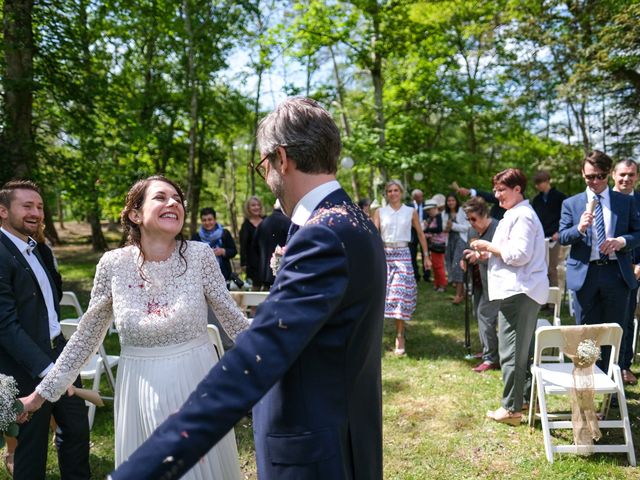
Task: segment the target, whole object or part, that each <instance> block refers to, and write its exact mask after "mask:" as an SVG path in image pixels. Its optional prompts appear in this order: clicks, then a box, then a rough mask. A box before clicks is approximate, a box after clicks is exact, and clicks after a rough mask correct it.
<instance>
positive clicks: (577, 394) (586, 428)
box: [563, 326, 608, 455]
mask: <svg viewBox="0 0 640 480" xmlns="http://www.w3.org/2000/svg"><path fill="white" fill-rule="evenodd" d="M607 328H608V327H597V326H596V327H594V326H590V327H589V329H588V330H587V329H584V328H576V329H567V330H564V331H563V335H564V339H565V343H566V348H565V350H564V353H565V355H567V356H568V357H569V358H570V359H571V361H572V362H573V388H572V389H571V423H572V424H573V441H574V443H575V445H576V446H578V447H582V448H580V449H579V451H578V453H580V454H582V455H590V454H591V453H593V448H592V447H593V442H594V440H595V441H598V440H600V437H601V436H602V434H601V433H600V428H599V427H598V416H597V414H596V408H595V402H594V399H595V391H594V378H593V365H594V363H595V362H596V361H597V360H598V359H599V358H600V344H601V336H602V335H603V334H604V333H605V332H606V329H607Z"/></svg>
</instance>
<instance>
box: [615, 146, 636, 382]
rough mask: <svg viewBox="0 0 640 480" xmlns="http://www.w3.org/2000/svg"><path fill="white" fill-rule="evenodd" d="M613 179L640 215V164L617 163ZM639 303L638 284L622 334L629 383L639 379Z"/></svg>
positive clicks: (622, 363) (622, 360)
mask: <svg viewBox="0 0 640 480" xmlns="http://www.w3.org/2000/svg"><path fill="white" fill-rule="evenodd" d="M612 177H613V181H614V187H613V190H614V191H615V192H620V193H622V194H624V195H630V196H632V197H633V199H634V200H635V204H636V209H638V214H639V215H640V192H636V191H635V190H634V189H635V186H636V182H637V181H638V164H637V163H636V162H635V161H634V160H630V159H625V160H620V161H619V162H618V163H616V166H615V167H614V168H613V175H612ZM632 257H633V258H632V259H631V261H632V264H633V275H634V276H635V277H636V280H638V279H640V248H639V247H636V248H634V249H633V253H632ZM637 305H638V284H637V283H636V285H635V287H634V288H632V289H631V292H630V294H629V307H628V308H627V318H626V327H625V329H624V333H623V334H622V342H621V343H620V357H619V360H618V364H619V365H620V369H621V370H622V381H623V382H624V383H626V384H627V385H635V384H636V383H638V379H637V378H636V376H635V375H634V374H633V372H632V371H631V364H632V363H633V334H634V328H633V319H634V317H635V315H636V307H637Z"/></svg>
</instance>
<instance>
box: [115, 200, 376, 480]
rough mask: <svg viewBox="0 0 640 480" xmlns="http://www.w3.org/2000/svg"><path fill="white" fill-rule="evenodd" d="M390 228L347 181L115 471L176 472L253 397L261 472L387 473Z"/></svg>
mask: <svg viewBox="0 0 640 480" xmlns="http://www.w3.org/2000/svg"><path fill="white" fill-rule="evenodd" d="M385 284H386V263H385V257H384V250H383V245H382V241H381V239H380V236H379V234H378V232H377V230H376V228H375V226H374V225H373V224H372V223H371V221H370V220H369V219H368V218H367V217H366V216H365V215H364V214H363V212H362V210H360V209H359V208H358V207H357V206H356V205H354V204H353V203H352V202H351V200H350V199H349V197H348V196H347V194H346V193H345V192H344V190H342V189H340V190H337V191H335V192H333V193H331V194H330V195H328V196H327V197H326V198H325V199H324V200H323V201H322V202H321V203H320V205H319V206H318V207H317V209H316V210H315V211H314V212H313V213H312V215H311V218H310V219H309V221H308V222H307V223H306V224H305V225H304V226H302V227H301V228H300V229H299V230H298V231H297V232H296V233H295V235H294V236H293V237H292V238H291V240H290V241H289V243H288V244H287V249H286V254H285V256H284V257H283V259H282V265H281V268H280V271H279V272H278V275H277V276H276V280H275V283H274V285H273V287H272V289H271V293H270V295H269V297H268V298H267V300H266V301H265V302H263V303H262V304H261V305H260V306H259V307H258V309H257V312H256V316H255V317H254V320H253V323H252V325H251V328H250V329H249V330H247V331H246V332H244V333H242V334H241V335H239V336H238V338H237V340H236V346H235V348H233V349H232V350H230V351H229V352H227V353H226V354H225V355H224V356H223V357H222V359H221V360H220V362H219V363H218V364H217V365H216V366H215V367H214V368H213V369H212V370H211V372H210V373H209V374H207V376H206V377H205V378H204V380H203V381H202V382H201V383H200V385H198V387H197V389H196V391H195V392H194V393H193V394H192V395H191V396H190V397H189V399H187V401H186V403H185V404H184V405H183V407H182V408H181V410H180V411H179V412H178V413H177V414H175V415H173V416H171V417H170V418H169V419H167V421H165V422H164V423H163V424H162V425H161V426H160V427H159V428H158V429H157V430H156V431H155V433H154V434H153V435H152V436H151V437H150V438H149V439H148V440H147V441H146V442H145V443H144V444H143V445H142V446H141V447H140V448H139V449H138V450H137V451H136V452H135V453H134V454H133V455H132V456H131V457H130V458H129V460H128V461H127V462H125V463H123V464H122V465H121V466H120V467H119V468H118V469H117V470H116V471H115V472H114V473H113V474H112V478H113V479H114V480H120V479H136V480H143V479H154V480H156V479H165V478H166V479H170V478H178V477H179V476H180V475H182V474H183V473H184V472H186V471H187V470H189V468H190V467H191V466H192V465H194V464H195V463H196V462H197V461H198V460H199V459H200V457H202V455H204V454H205V453H206V452H207V451H208V450H209V449H210V448H211V447H212V446H213V445H215V444H216V442H218V440H220V438H221V437H222V436H223V435H224V434H226V432H227V431H229V429H230V428H232V427H233V426H234V425H235V424H236V422H237V421H238V420H240V419H241V418H242V417H243V416H244V415H245V414H246V412H247V411H248V410H249V408H251V407H252V406H253V405H255V408H254V411H253V422H254V436H255V447H256V459H257V464H258V475H259V478H260V479H261V480H276V479H278V480H286V479H290V480H294V479H295V480H306V479H317V480H326V479H331V480H340V479H358V480H381V479H382V413H381V403H382V402H381V371H380V361H381V340H382V338H381V337H382V327H383V316H384V298H385V289H386V285H385Z"/></svg>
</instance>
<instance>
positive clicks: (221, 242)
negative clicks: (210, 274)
mask: <svg viewBox="0 0 640 480" xmlns="http://www.w3.org/2000/svg"><path fill="white" fill-rule="evenodd" d="M200 223H201V225H200V228H199V229H198V231H197V232H196V233H194V234H193V236H192V237H191V240H196V241H198V242H204V243H208V244H209V246H210V247H211V248H213V253H214V254H215V255H216V258H217V259H218V264H219V265H220V270H221V271H222V275H223V276H224V279H225V280H226V281H227V283H228V282H229V278H230V277H231V272H232V271H233V270H232V269H231V259H232V258H233V257H235V256H236V254H237V253H238V249H237V248H236V243H235V242H234V241H233V237H232V236H231V233H229V230H227V229H225V228H223V226H222V225H220V224H219V223H218V222H217V221H216V211H215V210H214V209H213V208H210V207H206V208H203V209H202V210H200Z"/></svg>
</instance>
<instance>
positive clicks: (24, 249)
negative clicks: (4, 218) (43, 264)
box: [0, 227, 36, 255]
mask: <svg viewBox="0 0 640 480" xmlns="http://www.w3.org/2000/svg"><path fill="white" fill-rule="evenodd" d="M0 231H2V234H3V235H6V236H7V238H8V239H9V240H11V241H12V242H13V244H14V245H15V246H16V248H17V249H18V250H19V251H20V253H22V254H23V255H30V254H31V252H32V251H33V249H34V248H35V246H36V241H35V240H34V239H33V238H31V237H27V241H26V242H25V241H24V240H22V239H21V238H20V237H17V236H15V235H14V234H13V233H11V232H9V231H7V230H5V229H4V228H2V227H0Z"/></svg>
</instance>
